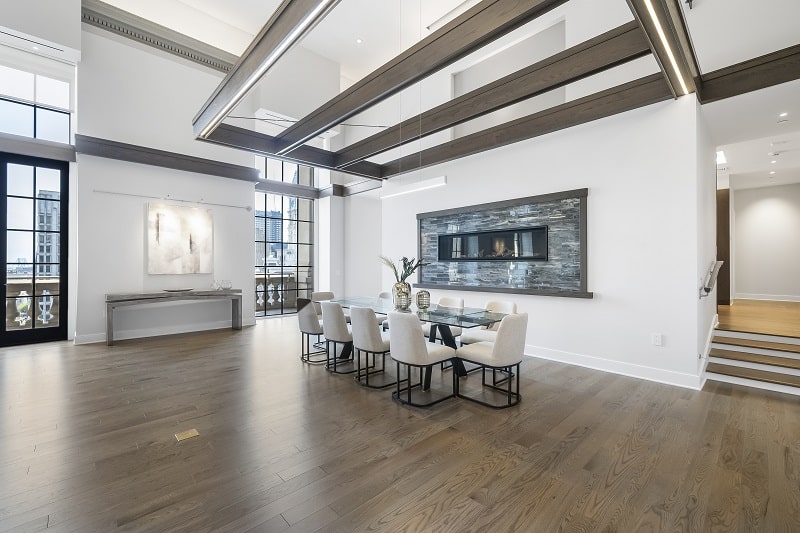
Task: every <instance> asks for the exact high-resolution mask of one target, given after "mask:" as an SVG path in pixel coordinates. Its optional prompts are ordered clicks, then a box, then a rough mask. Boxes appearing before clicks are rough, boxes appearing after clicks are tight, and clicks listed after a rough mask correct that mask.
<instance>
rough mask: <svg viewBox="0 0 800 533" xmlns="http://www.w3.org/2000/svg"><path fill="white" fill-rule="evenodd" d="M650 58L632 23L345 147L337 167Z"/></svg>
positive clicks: (340, 151)
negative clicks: (614, 68)
mask: <svg viewBox="0 0 800 533" xmlns="http://www.w3.org/2000/svg"><path fill="white" fill-rule="evenodd" d="M649 53H650V47H649V45H648V42H647V39H646V38H645V36H644V33H643V32H642V30H641V29H640V27H639V24H638V23H637V22H635V21H632V22H630V23H628V24H624V25H622V26H620V27H618V28H615V29H613V30H611V31H608V32H606V33H604V34H602V35H599V36H597V37H595V38H593V39H590V40H588V41H586V42H584V43H581V44H579V45H577V46H573V47H572V48H570V49H568V50H564V51H563V52H560V53H558V54H555V55H553V56H551V57H549V58H547V59H544V60H542V61H540V62H538V63H536V64H534V65H531V66H529V67H526V68H524V69H521V70H519V71H517V72H515V73H513V74H509V75H508V76H505V77H503V78H501V79H499V80H497V81H495V82H492V83H490V84H488V85H485V86H483V87H480V88H479V89H476V90H474V91H471V92H469V93H467V94H464V95H462V96H460V97H458V98H454V99H453V100H450V101H449V102H446V103H444V104H442V105H440V106H438V107H435V108H433V109H431V110H429V111H425V112H424V113H422V114H420V115H417V116H416V117H412V118H409V119H408V120H405V121H403V122H402V123H400V124H397V125H395V126H392V127H390V128H388V129H386V130H383V131H381V132H380V133H377V134H375V135H372V136H370V137H367V138H366V139H364V140H362V141H359V142H357V143H354V144H352V145H350V146H348V147H345V148H343V149H341V150H339V151H338V152H336V166H337V167H340V168H341V167H346V166H347V165H350V164H352V163H354V162H356V161H361V160H363V159H366V158H367V157H371V156H373V155H375V154H379V153H381V152H385V151H386V150H389V149H391V148H395V147H397V146H399V145H402V144H405V143H408V142H410V141H413V140H415V139H418V138H420V137H424V136H426V135H431V134H433V133H436V132H438V131H441V130H444V129H447V128H451V127H453V126H455V125H457V124H461V123H463V122H466V121H468V120H471V119H473V118H476V117H479V116H482V115H485V114H487V113H491V112H492V111H496V110H498V109H501V108H503V107H506V106H509V105H512V104H515V103H517V102H520V101H522V100H525V99H527V98H531V97H534V96H537V95H539V94H542V93H544V92H546V91H549V90H552V89H555V88H558V87H562V86H564V85H567V84H568V83H571V82H574V81H577V80H580V79H582V78H585V77H587V76H590V75H593V74H596V73H598V72H602V71H603V70H606V69H609V68H612V67H615V66H617V65H620V64H622V63H625V62H627V61H630V60H632V59H636V58H639V57H642V56H644V55H647V54H649Z"/></svg>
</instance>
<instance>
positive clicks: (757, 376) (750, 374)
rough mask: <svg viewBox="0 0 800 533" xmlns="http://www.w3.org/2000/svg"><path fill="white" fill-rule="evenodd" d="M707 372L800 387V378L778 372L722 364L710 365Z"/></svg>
mask: <svg viewBox="0 0 800 533" xmlns="http://www.w3.org/2000/svg"><path fill="white" fill-rule="evenodd" d="M706 371H708V372H713V373H715V374H722V375H725V376H733V377H737V378H744V379H752V380H755V381H763V382H766V383H775V384H777V385H787V386H789V387H800V376H789V375H786V374H779V373H777V372H766V371H764V370H756V369H753V368H742V367H740V366H730V365H723V364H720V363H708V366H707V367H706Z"/></svg>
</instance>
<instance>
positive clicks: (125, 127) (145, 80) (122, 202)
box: [70, 29, 255, 342]
mask: <svg viewBox="0 0 800 533" xmlns="http://www.w3.org/2000/svg"><path fill="white" fill-rule="evenodd" d="M82 58H83V59H82V62H81V64H80V65H79V67H78V113H79V121H78V124H77V129H78V133H80V134H83V135H90V136H95V137H101V138H107V139H111V140H115V141H121V142H126V143H132V144H139V145H144V146H148V147H152V148H157V149H160V150H168V151H173V152H177V153H182V154H189V155H193V156H198V157H203V158H207V159H214V160H219V161H227V162H231V163H235V164H240V165H249V166H252V164H253V157H252V155H250V154H247V153H245V152H241V151H236V150H231V149H229V148H225V147H221V146H214V145H211V144H207V143H202V142H199V141H195V140H194V136H193V134H192V125H191V121H192V117H193V116H194V114H195V113H196V112H197V111H198V110H199V109H200V106H201V105H202V103H203V102H204V101H205V100H206V98H207V97H208V95H209V94H211V92H212V91H213V90H214V88H215V87H216V86H217V84H218V83H219V80H220V78H221V76H220V74H219V73H216V72H212V71H210V70H208V69H205V68H203V67H200V66H195V65H193V64H191V63H188V62H186V61H183V60H180V59H177V58H173V57H172V56H168V55H166V54H162V53H160V52H157V51H154V50H152V49H150V48H146V47H143V46H140V45H135V44H133V43H130V42H129V41H124V40H121V39H119V38H116V37H112V36H111V35H110V34H107V33H102V32H100V31H99V30H93V29H87V31H85V32H84V35H83V50H82ZM72 179H73V181H74V182H75V183H76V184H77V185H76V191H75V192H74V194H73V197H72V200H71V202H70V209H71V212H72V213H73V214H75V216H76V218H77V224H75V225H73V228H72V232H71V240H70V257H71V258H72V259H73V260H76V261H77V264H76V265H75V266H74V267H73V268H72V277H73V279H77V290H74V291H72V297H71V300H70V310H71V311H72V313H73V314H74V316H75V318H76V325H75V340H76V342H93V341H101V340H104V339H105V310H104V305H103V299H104V294H106V293H115V292H141V291H151V290H152V291H157V290H160V289H164V288H179V287H194V288H207V287H210V286H211V283H212V281H213V280H214V279H228V280H231V281H232V283H233V286H234V287H237V288H242V289H243V293H244V295H243V320H244V323H245V324H253V323H254V322H255V319H254V305H255V304H254V293H253V289H252V287H253V224H254V222H253V213H252V211H247V210H246V207H247V206H250V207H251V208H252V205H253V184H252V183H247V182H242V181H238V180H231V179H226V178H222V177H217V176H208V175H202V174H194V173H189V172H182V171H177V170H171V169H165V168H160V167H155V166H149V165H139V164H134V163H127V162H124V161H117V160H112V159H104V158H98V157H92V156H85V155H79V157H78V163H77V169H76V172H73V176H72ZM101 191H110V192H111V193H110V194H109V193H107V192H101ZM149 197H155V198H149ZM158 198H171V199H174V200H185V201H188V203H187V202H178V203H176V205H189V206H198V207H206V208H209V209H211V211H212V216H213V221H214V266H213V274H206V275H200V274H196V275H181V276H163V275H149V274H147V264H146V258H147V255H146V251H145V250H146V249H145V246H146V242H145V230H146V207H147V203H148V202H157V201H159V200H157V199H158ZM167 203H169V201H167ZM210 204H227V205H230V206H238V207H223V206H220V205H210ZM215 327H230V302H224V301H220V302H195V303H192V302H190V303H178V304H172V305H164V306H163V307H157V306H156V307H154V306H144V307H139V308H130V309H125V310H123V311H120V312H119V313H117V317H116V328H115V337H116V338H120V339H123V338H130V337H138V336H146V335H154V334H165V333H177V332H183V331H191V330H202V329H210V328H215Z"/></svg>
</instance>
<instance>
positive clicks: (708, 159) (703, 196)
mask: <svg viewBox="0 0 800 533" xmlns="http://www.w3.org/2000/svg"><path fill="white" fill-rule="evenodd" d="M684 99H691V100H695V98H694V96H691V95H690V96H688V97H684ZM695 107H696V109H697V119H698V120H697V129H696V139H697V141H696V146H697V170H696V175H697V221H698V232H697V286H698V288H699V287H701V286H703V285H704V283H705V279H706V276H707V273H708V271H709V269H710V267H711V265H712V263H713V262H714V261H716V260H717V179H716V176H717V161H716V148H715V146H714V143H713V141H712V139H711V135H710V133H709V130H708V127H707V124H706V122H705V117H704V116H703V114H702V113H701V112H700V104H699V103H698V102H696V100H695ZM716 290H717V289H715V290H713V291H711V293H710V294H708V296H706V297H703V298H700V296H699V292H698V297H697V301H698V304H697V343H698V344H697V352H696V353H697V355H698V357H697V365H698V371H702V370H704V369H705V364H706V362H707V356H708V352H709V351H710V350H711V338H712V337H713V331H714V328H715V327H716V325H717V292H716Z"/></svg>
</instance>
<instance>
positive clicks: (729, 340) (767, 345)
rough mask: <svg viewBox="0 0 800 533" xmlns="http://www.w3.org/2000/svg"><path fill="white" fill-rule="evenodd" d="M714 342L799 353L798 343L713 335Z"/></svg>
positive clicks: (799, 346) (799, 345)
mask: <svg viewBox="0 0 800 533" xmlns="http://www.w3.org/2000/svg"><path fill="white" fill-rule="evenodd" d="M711 342H713V343H715V344H728V345H734V346H744V347H746V348H762V349H764V350H776V351H779V352H791V353H800V344H785V343H782V342H769V341H757V340H753V339H739V338H736V337H719V336H716V335H715V336H714V338H713V339H712V341H711Z"/></svg>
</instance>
